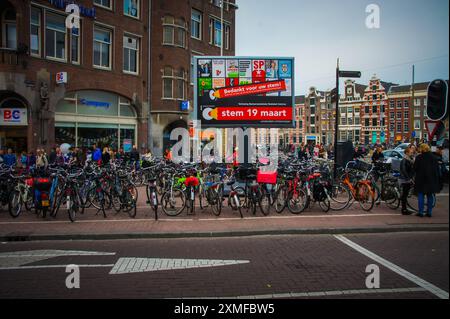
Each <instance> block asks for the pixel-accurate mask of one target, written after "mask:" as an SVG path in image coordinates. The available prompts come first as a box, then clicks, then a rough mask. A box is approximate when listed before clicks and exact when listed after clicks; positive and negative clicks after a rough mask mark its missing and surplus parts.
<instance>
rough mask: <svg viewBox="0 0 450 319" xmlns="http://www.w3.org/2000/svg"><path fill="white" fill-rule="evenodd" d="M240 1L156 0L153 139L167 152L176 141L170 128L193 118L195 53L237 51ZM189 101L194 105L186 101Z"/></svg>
mask: <svg viewBox="0 0 450 319" xmlns="http://www.w3.org/2000/svg"><path fill="white" fill-rule="evenodd" d="M233 3H235V1H234V0H233V1H227V2H225V3H224V4H225V5H224V11H223V13H224V15H223V17H224V26H223V30H222V24H221V19H220V18H221V7H220V6H221V1H217V0H189V1H175V0H170V1H167V0H154V1H152V15H151V20H152V23H151V59H150V65H151V84H152V86H151V99H150V101H151V104H150V108H151V115H152V124H151V125H152V129H151V131H152V135H153V136H152V139H153V141H152V144H153V149H154V152H155V154H157V155H159V154H162V151H163V150H164V149H166V148H168V147H169V146H170V145H171V144H172V143H173V141H172V142H171V141H170V132H171V131H172V129H174V128H176V127H188V126H189V124H190V121H192V120H193V119H192V111H193V109H192V105H193V94H194V92H193V88H194V86H193V84H194V83H193V76H194V74H193V69H194V65H193V59H192V58H193V57H194V56H203V55H204V56H219V55H220V51H221V49H220V48H221V45H222V43H221V40H222V33H223V55H234V53H235V9H236V7H235V6H234V5H233ZM187 101H188V102H190V103H189V105H190V106H191V107H190V109H186V108H185V106H186V103H183V102H187Z"/></svg>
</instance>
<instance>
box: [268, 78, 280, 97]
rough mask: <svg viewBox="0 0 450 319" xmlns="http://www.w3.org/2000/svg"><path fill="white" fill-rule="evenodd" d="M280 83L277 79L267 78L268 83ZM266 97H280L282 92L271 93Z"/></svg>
mask: <svg viewBox="0 0 450 319" xmlns="http://www.w3.org/2000/svg"><path fill="white" fill-rule="evenodd" d="M272 81H278V79H277V78H267V82H272ZM266 96H280V92H270V93H267V94H266Z"/></svg>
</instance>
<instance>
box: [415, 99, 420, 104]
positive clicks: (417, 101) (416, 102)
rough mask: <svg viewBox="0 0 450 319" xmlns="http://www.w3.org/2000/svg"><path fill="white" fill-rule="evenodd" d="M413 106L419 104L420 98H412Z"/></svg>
mask: <svg viewBox="0 0 450 319" xmlns="http://www.w3.org/2000/svg"><path fill="white" fill-rule="evenodd" d="M414 106H420V99H418V98H415V99H414Z"/></svg>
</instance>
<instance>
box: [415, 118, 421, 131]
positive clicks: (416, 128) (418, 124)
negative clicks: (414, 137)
mask: <svg viewBox="0 0 450 319" xmlns="http://www.w3.org/2000/svg"><path fill="white" fill-rule="evenodd" d="M414 129H415V130H420V120H414Z"/></svg>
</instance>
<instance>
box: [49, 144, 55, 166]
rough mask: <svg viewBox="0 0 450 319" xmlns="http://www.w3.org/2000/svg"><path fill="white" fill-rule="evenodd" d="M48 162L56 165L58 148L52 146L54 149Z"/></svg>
mask: <svg viewBox="0 0 450 319" xmlns="http://www.w3.org/2000/svg"><path fill="white" fill-rule="evenodd" d="M48 163H49V164H50V165H55V164H56V148H54V147H53V148H52V150H51V151H50V155H49V156H48Z"/></svg>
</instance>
